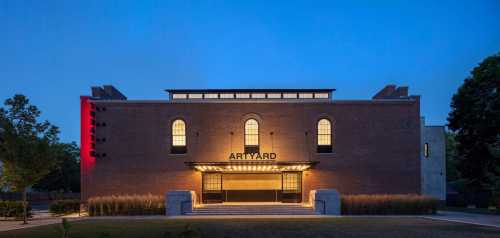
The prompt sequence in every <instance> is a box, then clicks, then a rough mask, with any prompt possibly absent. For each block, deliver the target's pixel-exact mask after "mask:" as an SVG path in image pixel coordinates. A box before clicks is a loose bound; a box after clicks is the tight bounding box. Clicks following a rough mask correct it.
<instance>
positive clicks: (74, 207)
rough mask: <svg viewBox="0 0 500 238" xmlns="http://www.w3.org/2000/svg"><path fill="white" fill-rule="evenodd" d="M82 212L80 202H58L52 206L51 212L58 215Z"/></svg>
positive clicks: (50, 207)
mask: <svg viewBox="0 0 500 238" xmlns="http://www.w3.org/2000/svg"><path fill="white" fill-rule="evenodd" d="M79 211H80V200H76V199H71V200H57V201H54V202H52V203H51V204H50V206H49V212H50V213H53V214H57V215H62V214H69V213H75V212H79Z"/></svg>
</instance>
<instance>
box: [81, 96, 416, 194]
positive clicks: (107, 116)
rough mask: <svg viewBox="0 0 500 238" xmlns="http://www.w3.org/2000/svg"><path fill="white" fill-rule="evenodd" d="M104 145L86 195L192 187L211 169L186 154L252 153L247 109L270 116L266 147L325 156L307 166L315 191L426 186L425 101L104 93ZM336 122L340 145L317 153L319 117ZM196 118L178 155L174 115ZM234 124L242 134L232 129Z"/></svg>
mask: <svg viewBox="0 0 500 238" xmlns="http://www.w3.org/2000/svg"><path fill="white" fill-rule="evenodd" d="M95 105H96V106H97V107H100V108H103V107H105V108H106V110H105V111H104V110H100V111H97V112H96V113H97V115H96V120H97V123H103V122H104V123H106V126H98V127H96V137H97V139H102V138H105V139H106V141H105V142H97V143H96V152H97V153H98V154H101V155H102V154H103V153H105V154H106V157H102V156H101V157H98V158H97V159H96V163H95V167H94V168H93V170H92V172H91V173H89V174H88V175H86V179H82V183H86V184H82V198H83V199H86V198H88V197H90V196H96V195H110V194H131V193H153V194H164V193H165V192H166V191H168V190H172V189H192V190H196V192H197V193H198V194H199V193H200V189H201V173H200V172H196V171H193V170H190V169H189V168H188V167H187V166H186V165H185V164H184V162H186V161H204V162H209V161H210V162H212V161H228V160H229V159H228V157H229V154H230V152H243V147H244V145H243V126H244V121H245V120H246V119H247V118H250V117H252V118H255V119H257V120H258V121H259V125H260V151H261V152H274V153H277V160H278V161H304V160H313V161H319V164H318V165H316V167H315V168H313V169H311V170H309V171H307V172H305V173H304V177H303V183H304V184H303V186H304V193H303V197H304V200H306V199H307V197H308V193H309V190H311V189H318V188H336V189H338V190H339V192H340V193H342V194H346V193H349V194H353V193H420V164H419V153H420V149H419V145H420V130H419V115H420V112H419V101H418V99H416V100H413V99H408V100H374V101H370V100H367V101H333V102H324V103H323V102H315V103H246V102H245V103H238V102H234V103H233V102H225V103H168V102H134V101H95ZM323 117H326V118H329V119H330V120H331V121H332V124H333V148H334V152H333V153H331V154H317V153H316V150H315V149H316V144H315V143H316V134H315V133H316V122H317V121H318V119H320V118H323ZM177 118H182V119H184V120H185V122H186V126H187V147H188V152H187V154H184V155H172V154H170V144H171V136H170V135H171V129H170V127H171V122H172V121H173V120H174V119H177ZM231 132H232V135H231Z"/></svg>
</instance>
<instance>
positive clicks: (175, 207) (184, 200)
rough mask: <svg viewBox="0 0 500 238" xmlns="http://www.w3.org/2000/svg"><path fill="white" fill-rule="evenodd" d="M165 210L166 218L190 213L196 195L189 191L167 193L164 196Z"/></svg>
mask: <svg viewBox="0 0 500 238" xmlns="http://www.w3.org/2000/svg"><path fill="white" fill-rule="evenodd" d="M165 196H166V199H165V209H167V210H166V214H167V216H180V215H183V213H186V212H191V211H192V210H193V206H194V204H195V203H196V194H195V192H194V191H189V190H174V191H169V192H167V194H166V195H165Z"/></svg>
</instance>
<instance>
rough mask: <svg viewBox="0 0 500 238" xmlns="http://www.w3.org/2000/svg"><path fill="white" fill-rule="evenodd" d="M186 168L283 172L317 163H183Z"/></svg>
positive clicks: (304, 168) (208, 170) (305, 167)
mask: <svg viewBox="0 0 500 238" xmlns="http://www.w3.org/2000/svg"><path fill="white" fill-rule="evenodd" d="M185 163H186V165H187V166H189V167H191V168H193V169H195V170H197V171H201V172H283V171H305V170H308V169H309V168H311V167H312V166H314V165H315V164H317V163H319V162H318V161H280V162H278V161H230V162H185Z"/></svg>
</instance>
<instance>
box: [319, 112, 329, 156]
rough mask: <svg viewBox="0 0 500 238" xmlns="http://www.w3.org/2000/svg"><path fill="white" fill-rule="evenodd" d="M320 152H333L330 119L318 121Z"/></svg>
mask: <svg viewBox="0 0 500 238" xmlns="http://www.w3.org/2000/svg"><path fill="white" fill-rule="evenodd" d="M317 135H318V142H317V152H318V153H331V152H332V123H331V122H330V121H329V120H328V119H324V118H323V119H321V120H319V121H318V133H317Z"/></svg>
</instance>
